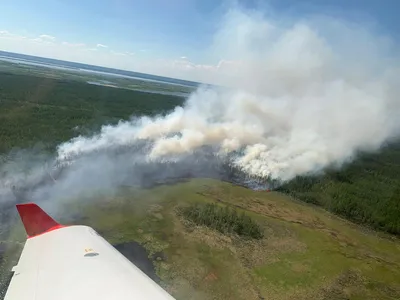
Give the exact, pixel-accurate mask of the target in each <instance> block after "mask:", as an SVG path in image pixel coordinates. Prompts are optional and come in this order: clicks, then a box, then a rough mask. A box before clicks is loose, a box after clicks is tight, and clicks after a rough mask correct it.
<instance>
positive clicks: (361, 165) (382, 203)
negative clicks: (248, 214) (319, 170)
mask: <svg viewBox="0 0 400 300" xmlns="http://www.w3.org/2000/svg"><path fill="white" fill-rule="evenodd" d="M279 190H280V191H282V192H284V193H287V194H290V195H292V196H294V197H296V198H298V199H300V200H302V201H305V202H308V203H313V204H316V205H320V206H322V207H324V208H326V209H328V210H330V211H332V212H334V213H336V214H338V215H341V216H343V217H346V218H348V219H350V220H352V221H355V222H357V223H361V224H365V225H368V226H371V227H373V228H375V229H379V230H383V231H386V232H389V233H392V234H396V235H400V143H398V142H397V143H393V144H390V145H386V146H385V147H384V148H383V149H382V150H381V151H380V152H379V153H369V154H366V153H364V154H360V155H359V156H358V158H357V159H356V160H355V161H353V162H352V163H350V164H348V165H346V166H345V167H344V168H342V169H340V170H334V169H331V170H328V171H326V172H325V174H324V175H322V176H308V177H307V176H304V177H303V176H302V177H297V178H295V179H293V180H292V181H290V182H288V183H286V184H284V185H283V186H281V187H280V188H279Z"/></svg>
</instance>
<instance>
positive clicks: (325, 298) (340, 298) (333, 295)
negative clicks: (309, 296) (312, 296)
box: [318, 270, 365, 300]
mask: <svg viewBox="0 0 400 300" xmlns="http://www.w3.org/2000/svg"><path fill="white" fill-rule="evenodd" d="M360 293H362V294H365V285H364V279H363V277H362V275H361V273H360V272H358V271H357V270H347V271H345V272H343V273H342V274H340V275H339V276H338V277H337V278H336V279H335V280H334V281H333V282H332V283H330V284H329V285H328V286H326V287H324V288H322V289H321V290H320V291H319V297H318V299H322V300H347V299H350V298H351V296H352V295H355V294H360Z"/></svg>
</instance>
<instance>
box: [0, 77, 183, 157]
mask: <svg viewBox="0 0 400 300" xmlns="http://www.w3.org/2000/svg"><path fill="white" fill-rule="evenodd" d="M183 101H184V98H182V97H178V96H168V95H160V94H155V93H145V92H138V91H132V90H126V89H118V88H109V87H105V86H97V85H90V84H87V83H85V82H80V81H74V80H58V79H51V78H44V77H36V76H29V75H17V74H12V73H9V72H3V73H0V124H1V126H0V153H5V152H8V151H10V150H11V149H13V148H28V147H33V146H40V147H42V148H44V149H46V150H49V151H51V150H53V149H54V147H55V146H56V145H57V144H59V143H60V142H63V141H66V140H68V139H70V138H72V137H74V136H77V135H79V134H89V133H91V132H94V131H96V130H98V129H99V128H100V126H101V125H104V124H107V123H116V122H118V121H119V120H121V119H129V118H130V117H131V116H133V117H134V116H141V115H155V114H162V113H166V112H167V111H170V110H172V109H173V108H174V107H176V106H178V105H182V103H183ZM39 141H40V143H39Z"/></svg>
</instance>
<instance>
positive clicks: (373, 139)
mask: <svg viewBox="0 0 400 300" xmlns="http://www.w3.org/2000/svg"><path fill="white" fill-rule="evenodd" d="M392 47H393V45H392V44H391V42H390V40H389V39H388V38H384V37H380V36H378V35H377V34H374V33H373V31H368V30H367V29H365V28H362V27H360V26H358V25H357V24H350V23H345V22H342V21H340V20H335V19H328V18H323V19H321V18H318V19H317V18H315V19H313V20H308V21H301V22H294V23H292V24H287V23H286V24H285V25H282V23H281V22H278V21H275V20H269V19H266V18H265V17H263V16H262V15H260V14H256V13H247V12H243V11H240V10H232V11H230V12H229V13H228V14H227V16H226V18H225V19H224V21H223V22H222V26H221V28H220V30H219V31H218V32H217V33H216V35H215V42H214V45H213V47H212V49H213V51H214V54H216V53H217V54H219V55H220V57H221V58H226V59H227V61H228V62H229V63H225V64H220V65H219V67H215V68H214V69H210V71H209V79H210V80H211V81H213V82H210V83H218V84H223V85H225V86H227V87H228V88H220V87H211V88H210V87H207V88H206V87H203V88H200V89H199V90H198V91H197V92H195V93H194V94H192V95H191V97H190V98H189V99H188V101H187V102H186V104H185V105H184V107H182V108H177V109H176V110H175V111H174V112H172V113H171V114H169V115H167V116H165V117H157V118H147V117H143V118H142V119H139V120H134V121H130V122H121V123H120V124H118V125H117V126H105V127H103V128H102V130H101V132H100V133H99V134H98V135H95V136H92V137H82V136H81V137H78V138H75V139H73V140H71V141H69V142H67V143H64V144H62V145H60V146H59V148H58V156H59V160H64V159H66V158H69V157H74V156H77V155H80V154H90V153H92V152H96V151H98V150H104V149H108V148H110V147H111V148H113V147H119V146H130V145H134V144H135V143H137V142H138V141H139V140H146V141H149V142H150V144H149V145H151V146H150V147H149V150H148V155H147V159H149V160H153V161H154V160H158V159H171V158H174V159H179V157H180V156H181V155H184V154H188V153H191V152H193V151H195V150H198V149H200V148H203V147H205V146H210V148H212V149H215V153H216V155H220V156H227V157H229V159H230V160H231V162H232V163H233V164H234V165H235V166H236V167H238V168H240V169H242V170H243V171H245V172H246V173H247V174H249V175H251V176H259V177H269V178H272V179H280V180H289V179H291V178H293V177H294V176H296V175H301V174H306V173H310V172H316V171H320V170H322V169H323V168H325V167H327V166H330V165H340V164H342V163H344V162H346V161H348V160H350V159H352V157H353V156H354V155H355V154H356V152H357V151H359V150H367V151H373V150H377V149H378V148H379V147H380V146H381V145H382V143H384V142H385V141H387V140H388V139H390V138H393V137H395V136H397V135H398V133H399V129H400V117H399V116H400V101H399V98H398V97H399V96H398V95H400V68H399V66H400V65H399V60H398V59H397V58H396V57H394V56H393V55H392V52H391V50H393V49H392Z"/></svg>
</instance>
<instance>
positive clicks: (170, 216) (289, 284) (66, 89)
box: [0, 68, 400, 300]
mask: <svg viewBox="0 0 400 300" xmlns="http://www.w3.org/2000/svg"><path fill="white" fill-rule="evenodd" d="M39 75H41V74H37V73H35V74H33V75H29V74H27V73H26V72H25V73H23V74H22V73H21V72H19V71H18V72H17V71H15V70H14V71H13V69H12V68H11V69H10V70H8V71H7V72H3V73H1V72H0V124H1V126H0V153H2V155H4V156H7V154H8V153H9V151H12V150H13V149H25V148H27V149H31V148H32V147H34V146H37V147H39V148H41V149H43V151H46V152H50V153H51V152H53V151H54V147H55V146H56V145H57V144H59V143H60V142H63V141H66V140H68V139H70V138H71V137H74V136H77V135H79V134H81V133H84V134H90V133H92V132H95V131H96V130H98V129H99V127H100V126H101V125H102V124H105V123H116V122H118V120H120V119H128V118H129V117H130V116H132V115H133V116H140V115H144V114H145V115H155V114H165V113H166V112H168V111H170V110H172V109H173V108H174V107H175V106H177V105H181V104H182V103H183V99H182V98H180V97H175V96H165V95H158V94H154V93H153V94H152V93H143V92H137V91H132V90H127V89H115V88H109V87H103V86H95V85H89V84H86V83H85V82H82V81H80V80H75V79H74V80H72V79H69V80H67V79H58V78H49V76H44V77H43V76H42V77H41V76H39ZM399 180H400V151H399V148H398V146H396V144H394V145H391V146H389V147H388V148H386V149H385V150H384V151H383V152H381V153H378V154H370V155H364V156H362V157H361V158H360V159H358V160H356V161H355V162H354V163H352V164H350V165H348V166H347V167H346V168H345V169H343V170H342V171H340V172H338V171H328V172H327V173H326V174H325V175H323V176H319V177H312V178H310V177H306V178H296V179H295V180H294V181H292V182H289V183H287V184H285V185H283V186H282V187H281V188H280V189H279V192H276V191H275V192H265V191H262V192H260V191H252V190H249V189H246V188H244V187H239V186H235V185H232V184H230V183H226V182H221V181H218V180H212V179H191V180H188V181H186V182H182V183H176V184H170V185H161V186H158V187H154V188H149V189H144V188H132V187H123V188H120V189H119V190H118V191H117V192H116V194H114V195H113V196H108V197H106V196H104V195H97V196H96V195H92V196H90V197H89V198H80V199H70V201H69V202H68V205H66V204H65V205H64V206H63V209H62V211H65V212H66V213H65V214H64V215H61V216H60V218H61V219H60V221H62V222H63V223H66V224H73V223H79V224H85V225H89V226H92V227H94V228H95V229H96V230H98V231H99V232H100V233H101V234H102V235H103V236H104V237H105V238H106V239H107V240H108V241H110V242H111V243H112V244H114V245H116V244H121V243H128V242H131V241H137V242H139V243H140V244H141V245H143V246H144V247H145V248H146V249H147V250H148V255H149V259H151V260H152V261H153V262H154V265H155V268H156V272H157V274H158V276H159V277H160V279H161V285H162V286H163V287H164V288H165V289H166V290H168V291H169V292H170V293H171V294H172V295H174V296H175V297H176V298H177V299H182V300H183V299H202V300H203V299H400V242H399V240H398V238H397V237H396V235H398V234H399V228H400V227H399V222H400V199H399V195H400V190H399V186H400V185H399ZM300 200H302V201H300ZM195 204H198V205H206V204H216V205H218V206H219V207H221V208H224V207H229V208H230V209H235V210H236V211H237V213H238V214H239V215H241V214H242V213H244V215H245V216H248V217H250V218H251V220H252V222H255V224H257V226H259V228H260V229H261V231H262V235H261V236H260V235H257V237H258V238H251V235H250V237H249V236H246V235H238V234H237V231H235V230H215V229H212V228H216V229H218V228H219V227H218V226H214V227H213V226H210V227H207V226H204V225H199V224H200V223H201V222H195V221H193V220H195V219H192V220H190V218H185V216H184V215H183V214H182V213H181V212H182V210H184V209H185V208H186V207H190V206H191V205H195ZM325 209H327V210H330V211H331V212H334V213H336V215H335V214H333V213H331V212H328V211H327V210H325ZM339 216H341V217H345V218H347V219H348V220H346V219H342V218H341V217H339ZM10 220H11V221H10V222H11V223H12V224H13V226H12V227H11V228H12V229H11V230H10V231H9V232H6V233H5V232H4V230H3V229H4V228H0V229H1V233H2V236H4V237H5V238H4V240H3V241H0V249H2V252H3V255H2V256H0V263H1V270H2V273H1V274H0V275H1V276H0V281H1V282H0V283H4V282H6V280H5V279H6V277H7V276H8V274H9V270H10V269H11V267H12V265H14V264H15V263H16V261H17V259H18V254H19V251H20V250H21V249H22V245H23V242H24V239H25V235H24V230H23V228H22V225H21V223H20V221H19V219H18V216H17V215H16V213H15V212H14V213H13V214H12V215H11V216H10ZM349 220H351V221H354V222H356V223H352V222H351V221H349ZM204 224H205V223H204ZM207 224H208V223H207ZM210 224H212V223H210ZM360 224H363V225H360ZM364 225H366V226H364ZM257 228H258V227H257ZM371 228H377V229H379V230H380V231H379V232H377V231H373V230H372V229H371ZM384 231H386V232H389V233H392V234H394V235H390V234H388V233H384ZM1 278H3V279H1ZM0 298H1V292H0Z"/></svg>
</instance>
